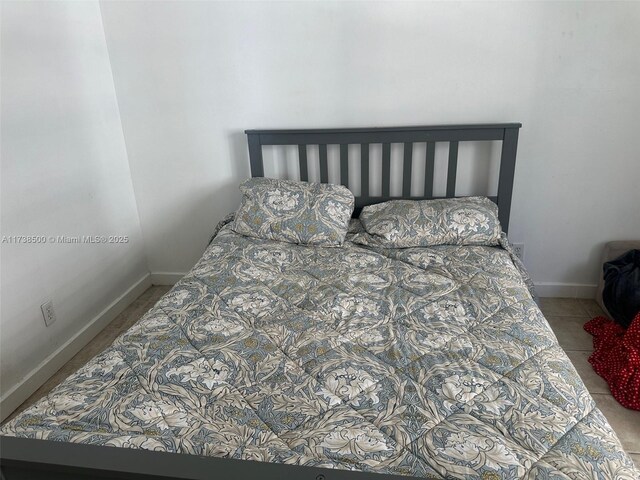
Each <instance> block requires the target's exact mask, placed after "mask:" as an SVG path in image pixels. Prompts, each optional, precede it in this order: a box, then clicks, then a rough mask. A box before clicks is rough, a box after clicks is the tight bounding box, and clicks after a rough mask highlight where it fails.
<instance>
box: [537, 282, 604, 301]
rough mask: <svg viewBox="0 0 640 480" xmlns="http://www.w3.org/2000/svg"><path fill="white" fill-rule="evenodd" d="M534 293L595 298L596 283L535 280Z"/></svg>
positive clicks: (556, 296)
mask: <svg viewBox="0 0 640 480" xmlns="http://www.w3.org/2000/svg"><path fill="white" fill-rule="evenodd" d="M535 286H536V293H537V294H538V296H539V297H554V298H558V297H562V298H596V290H597V289H598V286H597V285H585V284H580V283H554V282H536V283H535Z"/></svg>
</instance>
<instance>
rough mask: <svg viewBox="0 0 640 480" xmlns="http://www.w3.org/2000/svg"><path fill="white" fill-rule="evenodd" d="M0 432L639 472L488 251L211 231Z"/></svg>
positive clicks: (301, 457)
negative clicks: (156, 291)
mask: <svg viewBox="0 0 640 480" xmlns="http://www.w3.org/2000/svg"><path fill="white" fill-rule="evenodd" d="M1 433H2V434H4V435H14V436H21V437H32V438H46V439H50V440H59V441H69V442H82V443H91V444H100V445H111V446H120V447H132V448H142V449H150V450H162V451H172V452H183V453H189V454H197V455H213V456H220V457H233V458H241V459H250V460H259V461H265V462H281V463H287V464H297V465H313V466H324V467H330V468H341V469H352V470H363V471H372V472H380V473H395V474H406V475H414V476H418V477H426V478H482V479H485V480H486V479H498V478H509V479H512V478H536V479H537V478H544V479H567V478H571V479H578V478H580V479H583V478H588V479H592V478H593V479H595V478H599V479H633V480H636V479H638V478H640V472H639V471H638V470H637V469H635V467H634V466H633V463H632V461H631V460H630V458H629V457H628V456H627V455H626V454H625V453H624V451H623V449H622V447H621V444H620V442H619V440H618V439H617V437H616V435H615V433H614V432H613V430H612V429H611V427H610V426H609V424H608V423H607V420H606V419H605V418H604V416H603V415H602V413H601V412H600V411H599V410H598V409H597V408H596V407H595V404H594V401H593V399H592V398H591V396H590V395H589V393H588V392H587V390H586V388H585V386H584V384H583V383H582V381H581V379H580V377H579V376H578V374H577V373H576V371H575V369H574V367H573V366H572V364H571V363H570V361H569V359H568V358H567V356H566V354H565V353H564V351H563V350H562V349H561V348H560V347H559V346H558V343H557V340H556V338H555V336H554V334H553V332H552V331H551V329H550V328H549V325H548V323H547V321H546V320H545V318H544V317H543V315H542V314H541V312H540V310H539V309H538V307H537V306H536V304H535V302H534V301H533V299H532V297H531V295H530V293H529V291H528V289H527V286H526V285H525V282H524V280H523V277H522V276H521V275H520V273H519V272H518V270H517V269H516V267H515V266H514V264H513V262H512V261H511V258H510V256H509V254H508V253H507V252H506V251H505V250H503V249H501V248H497V247H486V246H473V247H469V246H465V247H455V246H437V247H431V248H407V249H389V250H378V249H375V250H374V249H370V248H364V247H362V246H359V245H356V244H354V243H352V242H350V241H347V242H346V243H345V245H344V246H343V247H340V248H320V247H304V246H298V245H292V244H286V243H281V242H275V241H264V240H259V239H255V238H248V237H243V236H240V235H238V234H236V233H234V232H232V231H231V230H230V229H229V228H228V226H227V227H224V228H223V229H222V231H221V232H220V233H219V234H218V235H217V236H216V238H215V239H214V240H213V242H212V243H211V245H210V246H209V248H208V249H207V251H206V252H205V254H204V256H203V257H202V258H201V259H200V261H199V262H198V263H197V264H196V266H195V267H194V268H193V270H192V271H191V272H190V273H189V274H188V275H187V276H186V277H184V279H182V280H181V281H180V282H179V283H178V284H177V285H176V286H175V287H174V288H173V289H172V290H171V291H170V292H169V293H168V294H167V295H165V296H164V297H163V298H162V299H161V300H160V301H159V302H158V303H157V304H156V305H155V307H154V308H152V309H151V310H150V311H149V312H148V313H147V314H146V315H145V316H144V317H143V318H142V319H141V320H140V321H139V322H138V323H136V324H135V325H134V326H133V327H132V328H130V329H129V330H128V331H126V332H125V333H123V334H122V335H121V336H120V337H119V338H118V339H117V340H116V341H115V343H114V344H113V345H112V346H111V347H109V348H108V349H107V350H106V351H104V352H103V353H102V354H100V355H98V356H97V357H95V358H94V359H93V360H92V361H91V362H89V363H88V364H87V365H86V366H84V367H83V368H81V369H80V370H79V371H78V372H76V373H75V374H73V375H72V376H71V377H69V378H68V379H67V380H66V381H65V382H63V383H62V384H61V385H60V386H58V387H57V388H56V389H55V390H53V391H52V392H51V393H50V394H49V395H48V396H47V397H46V398H44V399H43V400H41V401H40V402H38V403H37V404H35V405H34V406H32V407H31V408H29V409H28V410H26V411H25V412H23V413H22V414H20V415H19V416H17V417H16V418H15V419H13V420H12V421H10V422H9V423H7V424H6V425H5V426H4V427H3V428H2V430H1Z"/></svg>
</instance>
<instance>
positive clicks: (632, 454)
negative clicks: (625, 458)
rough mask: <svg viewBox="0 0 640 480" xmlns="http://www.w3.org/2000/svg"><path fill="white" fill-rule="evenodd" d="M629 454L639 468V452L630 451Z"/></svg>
mask: <svg viewBox="0 0 640 480" xmlns="http://www.w3.org/2000/svg"><path fill="white" fill-rule="evenodd" d="M629 456H630V457H631V460H633V461H634V462H635V464H636V467H638V468H640V453H630V454H629Z"/></svg>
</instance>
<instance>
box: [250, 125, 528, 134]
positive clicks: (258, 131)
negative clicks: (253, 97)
mask: <svg viewBox="0 0 640 480" xmlns="http://www.w3.org/2000/svg"><path fill="white" fill-rule="evenodd" d="M521 127H522V124H521V123H516V122H513V123H470V124H467V125H429V126H419V125H413V126H406V127H370V128H360V127H358V128H355V127H354V128H351V127H347V128H309V129H300V128H298V129H249V130H245V131H244V133H246V134H247V135H249V134H252V135H262V134H269V135H277V134H283V133H296V134H298V133H299V134H307V133H322V134H330V133H372V132H411V131H426V130H471V129H474V130H475V129H481V130H487V129H504V128H521Z"/></svg>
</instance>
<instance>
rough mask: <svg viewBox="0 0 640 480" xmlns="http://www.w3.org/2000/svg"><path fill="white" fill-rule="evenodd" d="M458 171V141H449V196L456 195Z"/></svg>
mask: <svg viewBox="0 0 640 480" xmlns="http://www.w3.org/2000/svg"><path fill="white" fill-rule="evenodd" d="M457 173H458V142H449V165H448V167H447V198H453V197H455V196H456V174H457Z"/></svg>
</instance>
